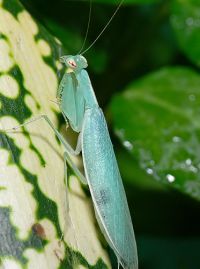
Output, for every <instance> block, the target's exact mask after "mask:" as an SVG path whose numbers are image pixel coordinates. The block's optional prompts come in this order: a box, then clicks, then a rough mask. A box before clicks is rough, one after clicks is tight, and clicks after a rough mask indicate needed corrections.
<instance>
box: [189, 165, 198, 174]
mask: <svg viewBox="0 0 200 269" xmlns="http://www.w3.org/2000/svg"><path fill="white" fill-rule="evenodd" d="M190 171H191V172H193V173H197V172H198V169H197V167H195V166H193V165H191V166H190Z"/></svg>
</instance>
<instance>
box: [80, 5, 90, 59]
mask: <svg viewBox="0 0 200 269" xmlns="http://www.w3.org/2000/svg"><path fill="white" fill-rule="evenodd" d="M91 13H92V0H90V7H89V15H88V23H87V29H86V33H85V37H84V40H83V44H82V46H81V49H80V51H79V53H78V54H81V51H82V50H83V49H84V47H85V42H86V40H87V37H88V32H89V28H90V21H91Z"/></svg>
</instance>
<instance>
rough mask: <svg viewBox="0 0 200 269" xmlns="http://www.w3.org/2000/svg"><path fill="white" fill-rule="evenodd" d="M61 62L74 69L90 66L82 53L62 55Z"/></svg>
mask: <svg viewBox="0 0 200 269" xmlns="http://www.w3.org/2000/svg"><path fill="white" fill-rule="evenodd" d="M60 61H61V63H64V64H65V65H66V66H67V67H68V68H70V69H72V70H73V71H78V70H81V69H83V68H86V67H87V66H88V64H87V60H86V59H85V57H83V56H82V55H75V56H73V55H66V56H62V57H60Z"/></svg>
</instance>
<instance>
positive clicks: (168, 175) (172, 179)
mask: <svg viewBox="0 0 200 269" xmlns="http://www.w3.org/2000/svg"><path fill="white" fill-rule="evenodd" d="M166 178H167V180H168V181H169V182H170V183H172V182H174V181H175V177H174V176H173V175H171V174H167V175H166Z"/></svg>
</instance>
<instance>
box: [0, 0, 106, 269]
mask: <svg viewBox="0 0 200 269" xmlns="http://www.w3.org/2000/svg"><path fill="white" fill-rule="evenodd" d="M62 53H63V46H62V45H61V43H60V42H59V41H58V40H57V39H55V38H54V37H53V36H52V35H50V34H49V33H48V32H47V31H46V30H45V29H44V27H42V26H41V25H40V24H38V23H37V22H36V21H35V20H34V19H33V17H32V16H31V14H29V13H28V12H27V10H26V9H25V8H24V7H23V6H22V5H21V4H20V3H19V1H17V0H1V1H0V129H8V128H12V127H15V126H18V125H19V124H22V123H24V122H25V121H27V120H30V119H33V117H37V116H39V115H41V114H46V115H47V116H48V117H49V118H50V120H51V121H52V123H53V124H54V125H55V127H56V128H58V125H59V123H58V119H59V116H58V114H59V110H58V106H57V104H55V103H53V102H50V100H55V98H56V92H57V88H58V84H59V77H58V75H61V74H62V73H63V71H64V70H63V67H62V65H61V63H60V62H59V56H60V55H62ZM72 172H73V171H69V170H68V185H69V190H68V192H67V187H66V182H65V175H64V160H63V148H62V147H61V145H60V143H58V141H57V139H56V137H55V134H54V132H52V129H51V128H49V126H48V125H47V124H46V123H45V121H44V120H37V121H33V122H31V123H30V124H26V125H24V126H23V127H22V128H19V129H18V130H17V131H16V132H14V131H12V132H11V131H10V132H6V133H5V132H1V133H0V267H1V268H33V269H34V268H35V269H36V268H43V269H45V268H46V269H47V268H48V269H49V268H55V269H56V268H60V269H61V268H69V269H70V268H71V269H72V268H75V267H76V268H77V267H81V266H82V267H84V268H91V269H92V268H93V269H95V268H96V269H97V268H104V269H106V268H108V267H109V259H108V256H107V254H106V252H105V250H104V249H103V246H101V243H100V241H99V238H98V235H97V230H96V224H95V220H94V212H93V210H92V207H91V205H90V198H89V197H87V196H86V194H85V193H84V191H83V189H82V187H81V184H80V182H79V181H78V179H77V178H76V177H75V176H73V173H72ZM66 192H67V193H66ZM67 197H68V200H67ZM68 201H69V205H67V202H68ZM85 242H87V243H85Z"/></svg>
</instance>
